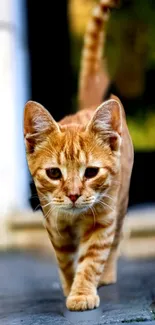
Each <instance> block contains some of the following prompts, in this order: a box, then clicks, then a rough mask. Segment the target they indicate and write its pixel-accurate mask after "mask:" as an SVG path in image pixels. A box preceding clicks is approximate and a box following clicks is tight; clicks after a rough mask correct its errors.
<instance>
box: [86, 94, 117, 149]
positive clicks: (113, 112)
mask: <svg viewBox="0 0 155 325" xmlns="http://www.w3.org/2000/svg"><path fill="white" fill-rule="evenodd" d="M87 129H88V130H89V131H91V132H93V133H95V134H96V135H97V136H98V138H99V139H101V141H103V142H107V143H108V144H109V145H110V147H111V149H112V151H117V150H119V148H120V144H121V135H122V108H121V104H120V102H119V101H117V100H115V99H110V100H107V101H106V102H104V103H103V104H101V105H100V106H99V107H98V108H97V110H96V111H95V113H94V116H93V118H92V120H91V121H90V122H89V124H88V126H87Z"/></svg>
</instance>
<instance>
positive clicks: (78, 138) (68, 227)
mask: <svg viewBox="0 0 155 325" xmlns="http://www.w3.org/2000/svg"><path fill="white" fill-rule="evenodd" d="M112 3H113V2H112V1H108V0H107V1H101V5H100V7H98V8H101V7H103V11H105V10H104V8H106V6H108V7H110V6H112ZM103 4H104V5H103ZM98 10H99V9H97V14H96V15H98V12H99V11H98ZM106 14H107V13H106ZM95 17H98V16H95ZM93 19H94V18H93ZM102 19H103V18H101V21H102ZM94 21H97V19H96V18H95V20H94ZM98 21H99V20H98ZM99 25H100V24H98V26H99ZM97 39H98V38H97ZM97 42H98V41H97ZM94 44H95V43H94ZM97 47H98V43H97ZM84 67H85V68H86V65H85V63H84ZM87 67H88V66H87ZM94 67H95V65H94ZM85 68H84V69H85ZM83 82H85V81H84V80H83ZM24 137H25V145H26V153H27V161H28V165H29V169H30V172H31V174H32V177H33V179H34V181H35V185H36V188H37V192H38V196H39V198H40V202H41V206H42V208H43V212H44V224H45V227H46V229H47V232H48V235H49V238H50V241H51V243H52V245H53V247H54V249H55V254H56V258H57V263H58V267H59V273H60V279H61V283H62V287H63V291H64V295H65V296H66V305H67V308H68V309H70V310H86V309H93V308H95V307H98V306H99V296H98V294H97V288H98V286H100V285H102V284H108V283H113V282H115V281H116V275H117V272H116V264H117V255H118V246H119V242H120V238H121V234H122V225H123V219H124V216H125V213H126V209H127V205H128V192H129V185H130V177H131V172H132V165H133V146H132V141H131V139H130V135H129V132H128V128H127V124H126V118H125V112H124V109H123V106H122V104H121V102H120V101H119V99H118V98H116V97H114V96H113V97H112V99H110V100H108V101H106V102H104V103H103V104H101V105H100V106H99V107H98V108H97V107H96V108H92V107H91V108H90V109H89V108H88V109H84V110H79V112H77V113H76V114H74V115H71V116H66V117H65V118H64V119H63V120H61V121H60V122H59V123H57V122H56V121H55V120H54V119H53V117H52V116H51V115H50V114H49V112H48V111H47V110H46V109H45V108H44V107H43V106H41V105H40V104H38V103H36V102H32V101H29V102H28V103H27V104H26V106H25V114H24Z"/></svg>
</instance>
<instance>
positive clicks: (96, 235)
mask: <svg viewBox="0 0 155 325" xmlns="http://www.w3.org/2000/svg"><path fill="white" fill-rule="evenodd" d="M114 234H115V220H114V218H113V217H112V218H110V217H109V220H108V222H107V221H106V223H101V222H97V223H96V225H95V227H94V228H93V227H92V228H91V229H88V230H87V231H86V232H85V234H84V236H83V238H82V240H81V243H80V250H79V260H78V265H77V270H76V274H75V278H74V282H73V285H72V288H71V292H70V294H69V296H68V298H67V301H66V306H67V308H68V309H70V310H86V309H93V308H95V307H98V306H99V303H100V301H99V296H98V295H97V286H98V284H99V281H100V277H101V274H102V273H103V270H104V266H105V264H106V261H107V258H108V256H109V253H110V249H111V246H112V243H113V240H114Z"/></svg>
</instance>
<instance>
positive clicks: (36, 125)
mask: <svg viewBox="0 0 155 325" xmlns="http://www.w3.org/2000/svg"><path fill="white" fill-rule="evenodd" d="M50 132H60V129H59V126H58V124H57V123H56V121H55V120H54V119H53V117H52V116H51V115H50V113H49V112H48V111H47V110H46V109H45V108H44V107H43V106H42V105H40V104H39V103H37V102H34V101H28V102H27V103H26V105H25V109H24V139H25V145H26V150H27V153H32V152H34V149H35V146H36V145H37V144H38V143H40V142H42V141H43V140H44V139H45V138H46V136H47V135H48V134H49V133H50Z"/></svg>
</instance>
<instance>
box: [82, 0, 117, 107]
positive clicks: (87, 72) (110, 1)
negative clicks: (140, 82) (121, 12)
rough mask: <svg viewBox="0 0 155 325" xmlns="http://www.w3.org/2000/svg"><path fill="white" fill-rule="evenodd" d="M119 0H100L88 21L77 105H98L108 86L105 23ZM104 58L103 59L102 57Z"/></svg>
mask: <svg viewBox="0 0 155 325" xmlns="http://www.w3.org/2000/svg"><path fill="white" fill-rule="evenodd" d="M119 2H120V1H119V0H100V1H99V2H98V4H97V5H96V7H95V8H94V10H93V12H92V16H91V18H90V21H89V23H88V26H87V29H86V33H85V37H84V47H83V51H82V59H81V71H80V78H79V107H80V109H83V108H85V107H91V106H94V105H96V106H97V105H99V104H100V103H101V101H102V98H103V97H104V95H105V93H106V90H107V88H108V86H109V82H110V78H109V75H108V70H107V67H106V59H105V57H104V48H105V41H106V29H107V23H108V21H109V17H110V10H111V9H112V8H116V7H118V5H119ZM103 58H104V59H103Z"/></svg>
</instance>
